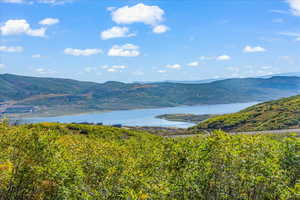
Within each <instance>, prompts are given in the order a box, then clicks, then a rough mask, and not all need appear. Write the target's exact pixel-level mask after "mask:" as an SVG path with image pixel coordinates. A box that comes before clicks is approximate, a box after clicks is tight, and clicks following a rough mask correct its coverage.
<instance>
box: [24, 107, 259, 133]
mask: <svg viewBox="0 0 300 200" xmlns="http://www.w3.org/2000/svg"><path fill="white" fill-rule="evenodd" d="M257 103H258V102H252V103H234V104H217V105H199V106H180V107H172V108H157V109H140V110H123V111H112V112H104V113H88V114H80V115H69V116H58V117H42V118H30V119H26V120H28V121H29V122H32V123H37V122H61V123H72V122H90V123H98V122H102V123H103V124H104V125H113V124H122V125H125V126H161V127H177V128H188V127H191V126H193V125H194V124H192V123H187V122H171V121H167V120H164V119H158V118H156V116H158V115H163V114H226V113H232V112H237V111H240V110H242V109H244V108H247V107H249V106H252V105H255V104H257Z"/></svg>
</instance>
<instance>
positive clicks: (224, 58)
mask: <svg viewBox="0 0 300 200" xmlns="http://www.w3.org/2000/svg"><path fill="white" fill-rule="evenodd" d="M230 59H231V57H230V56H228V55H221V56H217V57H216V60H230Z"/></svg>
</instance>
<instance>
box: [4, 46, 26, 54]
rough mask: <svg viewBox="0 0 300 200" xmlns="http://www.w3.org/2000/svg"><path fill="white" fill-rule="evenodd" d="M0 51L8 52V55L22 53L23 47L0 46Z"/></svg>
mask: <svg viewBox="0 0 300 200" xmlns="http://www.w3.org/2000/svg"><path fill="white" fill-rule="evenodd" d="M0 51H2V52H8V53H19V52H22V51H23V47H21V46H15V47H13V46H11V47H8V46H0Z"/></svg>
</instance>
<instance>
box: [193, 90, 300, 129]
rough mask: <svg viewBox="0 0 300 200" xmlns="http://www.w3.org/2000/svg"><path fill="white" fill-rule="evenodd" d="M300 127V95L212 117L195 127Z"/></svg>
mask: <svg viewBox="0 0 300 200" xmlns="http://www.w3.org/2000/svg"><path fill="white" fill-rule="evenodd" d="M291 128H300V95H298V96H294V97H290V98H284V99H280V100H276V101H271V102H266V103H262V104H258V105H255V106H252V107H250V108H247V109H245V110H242V111H240V112H238V113H233V114H226V115H220V116H216V117H213V118H210V119H208V120H206V121H204V122H201V123H200V124H199V125H197V126H196V127H194V128H193V129H197V130H201V129H206V130H207V129H210V130H211V129H222V130H226V131H260V130H279V129H291Z"/></svg>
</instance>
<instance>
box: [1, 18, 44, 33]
mask: <svg viewBox="0 0 300 200" xmlns="http://www.w3.org/2000/svg"><path fill="white" fill-rule="evenodd" d="M0 30H1V34H2V35H21V34H26V35H29V36H34V37H45V36H46V30H47V29H46V28H39V29H31V27H30V25H29V24H28V23H27V21H26V20H25V19H10V20H8V21H6V22H5V23H4V25H3V26H1V27H0Z"/></svg>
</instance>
